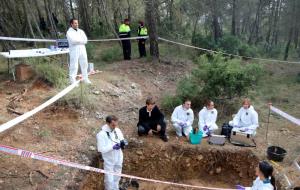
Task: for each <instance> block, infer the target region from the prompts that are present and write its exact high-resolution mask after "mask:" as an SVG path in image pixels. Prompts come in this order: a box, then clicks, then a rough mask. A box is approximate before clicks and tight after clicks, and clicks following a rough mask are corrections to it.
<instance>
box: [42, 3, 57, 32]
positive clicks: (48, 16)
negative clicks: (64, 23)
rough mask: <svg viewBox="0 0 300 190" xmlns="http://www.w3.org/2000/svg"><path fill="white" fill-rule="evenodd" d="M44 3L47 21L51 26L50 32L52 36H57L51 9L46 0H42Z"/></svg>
mask: <svg viewBox="0 0 300 190" xmlns="http://www.w3.org/2000/svg"><path fill="white" fill-rule="evenodd" d="M44 4H45V11H46V15H47V18H48V22H49V23H50V26H51V31H50V33H51V34H52V36H53V37H55V38H58V34H57V29H56V26H55V23H54V21H53V18H52V13H51V11H50V10H51V9H50V8H49V2H48V0H44Z"/></svg>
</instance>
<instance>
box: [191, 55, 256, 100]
mask: <svg viewBox="0 0 300 190" xmlns="http://www.w3.org/2000/svg"><path fill="white" fill-rule="evenodd" d="M202 57H203V58H202V62H203V63H202V64H200V65H199V68H198V69H196V70H195V71H194V72H193V76H194V77H195V78H197V79H198V82H197V83H198V85H200V84H203V88H202V90H201V92H200V96H201V97H204V98H217V99H219V98H221V99H224V98H225V99H232V98H234V97H241V96H243V95H245V94H247V92H248V90H249V89H250V88H251V87H253V86H254V85H255V84H256V83H257V81H258V79H259V77H260V76H261V74H262V67H261V66H259V65H257V64H242V63H241V60H240V59H229V60H227V59H226V58H224V57H222V55H220V54H219V55H215V56H213V57H212V59H211V60H209V61H207V58H205V57H204V56H202Z"/></svg>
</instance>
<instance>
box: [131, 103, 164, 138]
mask: <svg viewBox="0 0 300 190" xmlns="http://www.w3.org/2000/svg"><path fill="white" fill-rule="evenodd" d="M164 118H165V117H164V115H163V114H162V113H161V111H160V110H159V109H158V107H157V106H156V105H155V101H154V100H153V99H152V98H151V97H150V98H147V100H146V106H144V107H142V108H141V109H140V110H139V122H138V124H137V127H138V135H139V136H141V135H148V134H151V133H153V134H159V135H160V138H161V139H162V140H163V141H165V142H167V141H168V137H167V135H166V128H167V124H166V122H165V121H164Z"/></svg>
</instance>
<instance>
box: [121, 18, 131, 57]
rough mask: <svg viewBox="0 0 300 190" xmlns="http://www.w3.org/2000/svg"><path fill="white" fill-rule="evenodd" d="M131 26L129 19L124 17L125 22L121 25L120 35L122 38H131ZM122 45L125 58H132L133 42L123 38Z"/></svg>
mask: <svg viewBox="0 0 300 190" xmlns="http://www.w3.org/2000/svg"><path fill="white" fill-rule="evenodd" d="M130 32H131V30H130V26H129V20H128V19H124V23H123V24H121V25H120V28H119V37H120V38H130ZM122 47H123V56H124V60H130V59H131V42H130V40H122Z"/></svg>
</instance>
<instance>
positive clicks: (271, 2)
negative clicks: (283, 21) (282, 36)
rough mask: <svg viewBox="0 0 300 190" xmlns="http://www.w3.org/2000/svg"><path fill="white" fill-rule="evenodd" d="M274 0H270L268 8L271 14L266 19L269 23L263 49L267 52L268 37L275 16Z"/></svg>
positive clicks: (268, 48) (268, 47)
mask: <svg viewBox="0 0 300 190" xmlns="http://www.w3.org/2000/svg"><path fill="white" fill-rule="evenodd" d="M275 3H276V0H272V1H270V7H269V9H270V10H271V14H270V15H269V19H268V24H269V28H268V31H267V34H266V43H265V49H266V51H267V52H268V51H269V50H270V48H271V47H270V37H271V33H272V31H273V30H274V28H273V26H274V25H273V22H274V17H275V8H276V5H275Z"/></svg>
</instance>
